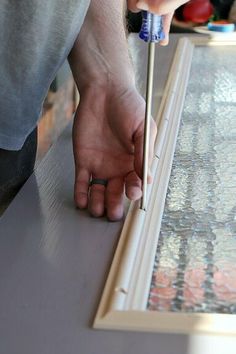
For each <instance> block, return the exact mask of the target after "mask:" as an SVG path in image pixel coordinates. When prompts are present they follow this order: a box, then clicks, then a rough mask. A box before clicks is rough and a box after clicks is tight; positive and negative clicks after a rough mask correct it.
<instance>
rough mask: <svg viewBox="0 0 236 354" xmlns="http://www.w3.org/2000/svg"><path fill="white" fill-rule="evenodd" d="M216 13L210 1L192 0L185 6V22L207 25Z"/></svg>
mask: <svg viewBox="0 0 236 354" xmlns="http://www.w3.org/2000/svg"><path fill="white" fill-rule="evenodd" d="M213 13H214V7H213V5H212V4H211V3H210V1H209V0H190V1H189V2H188V3H187V4H185V5H184V6H183V14H182V16H183V20H184V21H186V22H194V23H198V24H201V23H205V22H207V21H208V20H209V18H210V17H211V16H212V15H213Z"/></svg>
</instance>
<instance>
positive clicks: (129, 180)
mask: <svg viewBox="0 0 236 354" xmlns="http://www.w3.org/2000/svg"><path fill="white" fill-rule="evenodd" d="M125 193H126V195H127V197H128V198H129V199H130V200H138V199H140V198H141V196H142V182H141V179H140V178H139V177H138V175H137V174H136V173H135V172H134V171H132V172H130V173H129V174H128V176H127V177H126V179H125Z"/></svg>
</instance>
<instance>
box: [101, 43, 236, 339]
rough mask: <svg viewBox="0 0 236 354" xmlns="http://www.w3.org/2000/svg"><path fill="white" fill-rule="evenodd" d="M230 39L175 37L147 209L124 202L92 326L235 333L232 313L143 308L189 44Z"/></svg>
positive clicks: (185, 79) (187, 67)
mask: <svg viewBox="0 0 236 354" xmlns="http://www.w3.org/2000/svg"><path fill="white" fill-rule="evenodd" d="M235 44H236V42H235V41H230V40H229V41H224V42H222V41H217V38H214V40H210V39H209V38H208V37H200V36H192V37H188V38H182V39H180V40H179V43H178V46H177V50H176V53H175V56H174V60H173V64H172V67H171V71H170V74H169V77H168V81H167V84H166V88H165V91H164V95H163V99H162V102H161V107H160V110H159V113H158V116H157V124H158V126H159V129H158V136H157V141H156V145H155V157H154V161H153V165H152V173H153V176H154V183H153V184H152V186H150V189H149V195H148V210H147V211H143V210H141V209H140V208H139V203H137V202H135V203H132V204H131V206H130V208H129V211H128V214H127V217H126V220H125V223H124V227H123V230H122V233H121V237H120V241H119V244H118V247H117V250H116V253H115V257H114V260H113V263H112V266H111V270H110V273H109V276H108V279H107V282H106V285H105V289H104V292H103V295H102V299H101V302H100V305H99V308H98V311H97V314H96V318H95V321H94V327H95V328H106V329H121V330H124V329H125V330H141V331H152V332H179V333H190V332H196V333H220V334H232V333H233V334H236V315H228V314H205V313H177V312H158V311H149V310H147V309H146V304H147V300H148V293H149V288H150V283H151V277H152V270H153V264H154V258H155V252H156V247H157V242H158V236H159V232H160V227H161V219H162V214H163V209H164V203H165V197H166V191H167V187H168V182H169V177H170V172H171V165H172V160H173V155H174V151H175V144H176V139H177V133H178V127H179V122H180V117H181V113H182V108H183V103H184V99H185V91H186V86H187V83H188V77H189V71H190V66H191V58H192V53H193V49H194V46H196V45H235ZM157 215H158V217H157Z"/></svg>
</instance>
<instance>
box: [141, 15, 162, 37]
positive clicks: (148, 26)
mask: <svg viewBox="0 0 236 354" xmlns="http://www.w3.org/2000/svg"><path fill="white" fill-rule="evenodd" d="M139 37H140V38H141V39H143V40H144V41H145V42H154V43H158V42H160V41H161V40H162V39H164V38H165V34H164V32H163V25H162V16H159V15H155V14H152V13H150V12H148V11H142V27H141V30H140V32H139Z"/></svg>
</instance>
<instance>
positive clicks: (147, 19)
mask: <svg viewBox="0 0 236 354" xmlns="http://www.w3.org/2000/svg"><path fill="white" fill-rule="evenodd" d="M142 16H143V22H142V28H141V31H140V33H139V37H140V38H141V39H143V40H144V41H145V42H148V65H147V85H146V110H145V125H144V144H143V171H142V174H143V175H142V177H143V190H142V192H143V195H142V198H141V206H140V207H141V209H142V210H146V209H147V181H148V170H149V144H150V125H151V114H152V91H153V74H154V62H155V43H158V42H159V41H160V40H162V39H164V37H165V36H164V33H163V27H162V17H161V16H158V15H154V14H152V13H149V12H146V11H143V13H142Z"/></svg>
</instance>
